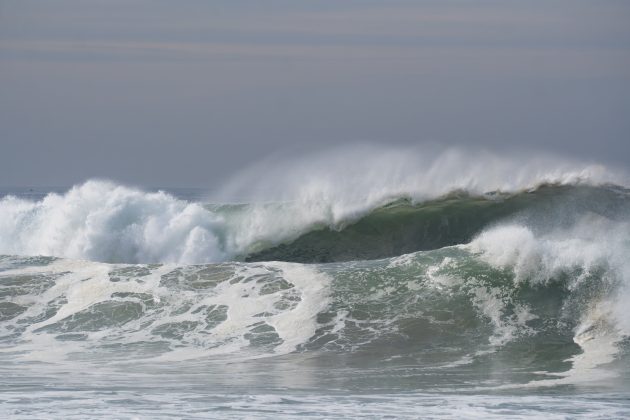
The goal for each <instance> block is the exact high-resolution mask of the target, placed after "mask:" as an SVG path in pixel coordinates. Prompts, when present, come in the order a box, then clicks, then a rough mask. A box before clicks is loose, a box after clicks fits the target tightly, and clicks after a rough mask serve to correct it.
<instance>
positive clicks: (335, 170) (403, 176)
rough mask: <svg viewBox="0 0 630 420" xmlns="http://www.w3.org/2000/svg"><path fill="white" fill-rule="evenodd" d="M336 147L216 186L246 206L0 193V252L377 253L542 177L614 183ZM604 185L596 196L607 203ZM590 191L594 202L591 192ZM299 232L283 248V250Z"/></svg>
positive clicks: (535, 162) (107, 257)
mask: <svg viewBox="0 0 630 420" xmlns="http://www.w3.org/2000/svg"><path fill="white" fill-rule="evenodd" d="M347 154H348V153H347V152H346V153H345V154H344V153H337V154H336V155H334V156H324V157H320V158H318V159H313V160H312V161H306V162H297V163H292V164H291V165H289V166H288V167H285V168H284V169H283V170H281V169H280V168H278V165H274V166H273V167H271V168H267V170H266V173H265V174H260V175H259V176H258V177H255V175H256V174H252V173H250V174H248V175H247V176H245V175H244V176H243V177H241V178H236V179H235V180H234V181H232V182H231V183H230V184H229V185H226V187H225V189H224V190H223V196H227V195H229V194H232V195H233V196H241V197H243V196H247V197H248V198H249V199H250V200H252V201H250V202H249V203H247V204H225V203H223V204H221V203H219V204H207V203H198V202H187V201H185V200H180V199H177V198H175V197H174V196H172V195H169V194H167V193H165V192H144V191H141V190H138V189H134V188H129V187H125V186H122V185H118V184H116V183H113V182H109V181H99V180H92V181H88V182H85V183H83V184H80V185H77V186H74V187H72V188H71V189H70V190H69V191H67V192H66V193H64V194H49V195H48V196H46V197H45V198H43V199H42V200H39V201H29V200H25V199H21V198H17V197H12V196H8V197H4V198H2V199H1V200H0V253H1V254H15V255H49V256H59V257H66V258H75V259H88V260H93V261H101V262H116V263H157V262H164V263H180V264H193V263H208V262H217V261H227V260H234V259H237V260H239V259H240V260H242V259H245V258H248V259H258V260H260V259H283V260H289V261H334V260H347V259H354V258H377V257H384V256H391V255H396V254H399V253H404V252H412V251H417V250H422V249H430V248H434V247H440V246H446V245H452V244H454V243H462V242H465V241H467V240H470V239H471V238H472V236H473V235H474V234H476V233H478V231H479V230H480V229H481V228H482V227H483V226H485V225H486V224H488V223H491V222H493V221H495V220H497V219H498V218H499V217H505V216H508V215H511V214H515V213H517V212H518V211H520V210H522V209H523V208H524V207H526V206H528V205H530V204H531V205H534V204H540V203H542V202H544V201H545V200H546V199H545V196H547V195H549V194H546V193H544V192H540V193H538V194H537V195H536V196H535V197H534V199H532V198H528V197H527V196H526V195H524V194H519V193H521V192H523V191H527V190H530V189H536V188H537V187H539V186H541V185H544V184H554V185H582V186H585V185H591V186H595V185H601V184H604V183H617V184H623V182H624V181H623V179H624V178H623V177H622V176H620V175H619V174H616V173H614V172H613V171H610V170H608V169H606V168H604V167H602V166H598V165H585V164H577V163H558V162H557V161H552V160H550V159H541V158H533V157H530V158H528V159H521V160H517V159H509V158H505V157H500V156H495V155H490V154H485V153H476V154H475V153H471V152H462V151H457V150H451V151H447V152H444V153H442V154H438V155H434V156H430V157H424V158H420V157H417V156H416V155H411V154H409V153H402V152H387V153H385V152H378V153H376V152H374V151H372V152H369V153H368V152H366V151H354V152H353V155H352V159H351V160H348V156H347ZM341 155H343V156H344V158H343V159H341V158H340V156H341ZM298 167H299V168H298ZM256 170H258V171H262V168H261V167H256ZM255 178H258V179H263V180H264V181H257V182H252V179H255ZM245 179H248V180H249V181H248V182H245V181H244V180H245ZM245 185H246V186H247V187H245ZM246 190H248V192H246ZM576 191H577V190H576ZM254 192H257V194H263V195H256V194H254ZM457 192H459V193H457ZM489 192H492V194H487V193H489ZM556 193H558V194H563V195H564V196H567V195H571V194H565V192H563V191H562V190H560V189H558V190H553V191H552V195H553V194H556ZM449 194H450V195H449ZM614 194H615V193H612V192H611V193H610V194H609V196H610V197H607V198H606V199H607V200H608V201H614V197H613V196H614ZM576 195H579V194H577V193H575V194H572V196H576ZM440 197H442V198H441V200H437V201H435V200H436V199H438V198H440ZM590 198H591V200H590V202H591V203H595V204H593V205H596V204H597V202H598V200H597V197H596V194H592V197H590ZM400 200H403V203H402V205H401V201H400ZM431 200H433V201H431ZM394 202H397V203H398V204H397V205H391V203H394ZM584 202H587V200H582V201H581V203H584ZM215 203H216V201H215ZM422 203H424V204H423V205H421V204H422ZM387 204H390V206H389V207H387V208H383V206H386V205H387ZM593 205H590V206H591V207H592V206H593ZM359 220H360V222H359V223H356V222H357V221H359ZM340 231H342V232H343V234H341V235H340V234H339V232H340ZM309 232H316V233H313V234H311V235H310V236H309V235H308V234H309ZM317 232H319V233H317ZM305 235H306V236H305ZM298 238H299V239H300V240H298V241H296V242H295V243H294V244H293V246H292V247H291V248H290V250H289V251H287V249H286V247H285V248H283V247H282V245H283V244H285V245H286V244H288V243H291V242H292V241H295V240H296V239H298ZM370 244H371V246H369V245H370ZM342 251H343V252H342Z"/></svg>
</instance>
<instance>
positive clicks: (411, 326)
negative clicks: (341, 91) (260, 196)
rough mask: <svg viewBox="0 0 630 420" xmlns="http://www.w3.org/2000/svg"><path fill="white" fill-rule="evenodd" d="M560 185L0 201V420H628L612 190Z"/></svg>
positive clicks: (7, 194)
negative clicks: (241, 198) (424, 192)
mask: <svg viewBox="0 0 630 420" xmlns="http://www.w3.org/2000/svg"><path fill="white" fill-rule="evenodd" d="M545 181H547V179H546V178H545ZM561 181H562V182H556V183H544V184H537V185H533V186H531V187H529V188H519V189H516V190H513V191H505V190H502V191H490V192H486V193H478V192H475V191H472V190H465V189H457V188H455V189H453V188H450V191H446V192H444V193H443V194H437V195H436V196H435V197H428V198H427V197H425V198H424V199H422V200H419V199H417V198H414V197H413V196H411V195H403V196H400V195H399V196H396V197H391V195H388V196H387V197H388V198H387V199H378V200H375V201H374V203H377V204H375V205H370V206H367V207H366V208H364V209H363V210H361V211H356V208H354V209H353V210H352V211H350V212H346V213H344V212H340V211H338V210H337V211H336V212H335V211H331V209H333V208H334V206H333V207H330V206H328V207H327V206H326V205H324V204H325V203H321V202H320V204H321V206H320V207H318V208H317V209H314V208H313V206H312V205H311V204H312V203H306V205H307V207H308V208H303V207H300V206H304V205H305V202H301V201H293V202H268V203H263V204H233V203H232V204H220V203H219V204H217V203H209V202H207V200H204V199H203V197H202V195H201V194H199V192H195V191H194V190H185V191H184V190H180V191H177V190H176V191H171V192H143V191H140V190H135V189H130V188H127V187H123V186H120V185H116V184H113V183H109V182H102V181H89V182H87V183H85V184H82V185H79V186H75V187H73V188H72V189H70V190H59V191H57V192H51V193H49V192H48V191H45V192H41V194H39V195H37V194H35V193H37V192H36V191H29V190H28V189H12V190H10V191H9V190H7V191H3V192H2V195H3V196H4V197H3V198H1V199H0V216H1V217H0V254H2V256H1V257H0V415H2V416H3V417H11V418H32V417H51V418H57V417H66V418H86V417H120V418H159V417H164V418H166V417H190V418H194V417H199V418H208V417H216V418H243V417H257V418H265V417H268V418H277V417H279V416H287V417H297V416H304V417H309V416H311V417H329V418H330V417H355V418H356V417H372V418H383V417H428V418H461V417H484V418H488V417H490V418H492V417H496V418H503V417H506V416H508V415H513V416H521V417H530V416H538V417H546V418H567V417H569V418H574V417H581V416H588V417H595V418H623V417H628V416H630V357H629V352H630V338H629V337H630V316H629V315H628V310H627V306H628V304H629V303H630V289H629V286H630V284H629V279H630V259H629V258H628V255H629V251H630V239H629V238H630V193H629V192H628V190H627V189H626V188H624V187H621V186H617V185H613V184H604V183H594V182H584V181H575V180H569V181H566V180H564V181H563V180H561ZM565 181H566V182H565ZM33 194H35V195H33Z"/></svg>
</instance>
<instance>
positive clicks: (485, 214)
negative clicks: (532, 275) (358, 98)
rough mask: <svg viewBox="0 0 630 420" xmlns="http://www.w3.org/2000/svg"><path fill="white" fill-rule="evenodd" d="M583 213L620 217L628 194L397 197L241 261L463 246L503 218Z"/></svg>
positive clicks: (548, 221) (566, 219) (533, 220)
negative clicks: (354, 217)
mask: <svg viewBox="0 0 630 420" xmlns="http://www.w3.org/2000/svg"><path fill="white" fill-rule="evenodd" d="M585 213H594V214H599V215H602V216H604V217H608V218H614V219H619V218H625V217H628V215H629V214H630V196H629V195H628V192H627V190H625V189H623V188H620V187H613V186H611V187H591V186H553V185H547V186H542V187H540V188H538V189H536V190H533V191H529V192H521V193H518V194H502V193H493V194H486V195H484V196H473V195H469V194H467V193H465V192H461V193H452V194H450V195H448V196H446V197H443V198H441V199H438V200H433V201H429V202H424V203H421V204H416V205H414V204H413V203H411V202H410V201H409V200H406V199H400V200H397V201H394V202H392V203H391V204H389V205H386V206H384V207H381V208H378V209H376V210H373V211H372V212H370V213H369V214H367V215H366V216H364V217H362V218H361V219H359V220H357V221H354V222H347V223H345V224H343V225H342V226H340V227H338V228H337V229H333V228H330V227H320V228H315V229H313V230H311V231H308V232H306V233H304V234H302V235H301V236H299V237H298V238H297V239H295V240H293V241H291V242H289V243H282V244H279V245H275V246H273V245H267V248H265V249H263V250H259V251H257V252H253V253H250V254H249V255H247V256H246V260H247V261H273V260H278V261H292V262H302V263H314V262H334V261H352V260H363V259H378V258H386V257H392V256H396V255H402V254H408V253H411V252H416V251H423V250H431V249H438V248H442V247H445V246H452V245H456V244H463V243H467V242H469V241H471V240H472V239H473V238H474V236H475V235H477V234H478V233H480V232H481V231H482V230H483V229H484V228H485V227H487V226H491V225H493V224H496V223H498V222H501V221H505V220H506V219H518V220H520V221H521V222H523V223H525V224H527V225H531V226H532V227H533V228H534V229H537V230H547V229H551V228H557V227H558V226H569V225H571V224H572V223H574V222H575V220H576V219H577V218H578V217H579V216H580V215H583V214H585Z"/></svg>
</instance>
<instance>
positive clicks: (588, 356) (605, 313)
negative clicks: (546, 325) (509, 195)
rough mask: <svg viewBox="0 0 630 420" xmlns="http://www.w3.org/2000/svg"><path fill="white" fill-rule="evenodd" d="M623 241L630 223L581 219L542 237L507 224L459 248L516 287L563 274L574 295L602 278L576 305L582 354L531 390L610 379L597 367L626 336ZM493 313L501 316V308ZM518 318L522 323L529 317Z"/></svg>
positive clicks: (629, 265)
mask: <svg viewBox="0 0 630 420" xmlns="http://www.w3.org/2000/svg"><path fill="white" fill-rule="evenodd" d="M628 237H630V223H628V222H624V221H613V220H609V219H605V218H602V217H599V216H594V215H586V216H584V217H583V218H582V219H581V220H579V221H578V222H577V223H576V224H575V225H574V226H572V227H571V228H566V229H555V230H552V231H548V232H545V233H543V234H535V233H534V232H533V231H532V230H531V229H530V228H528V227H525V226H522V225H518V224H511V223H508V224H505V225H502V226H496V227H494V228H491V229H488V230H486V231H485V232H483V233H482V234H480V235H479V236H478V237H477V238H476V239H475V240H474V241H472V242H471V243H470V244H469V245H466V246H462V248H465V249H469V250H470V251H472V252H474V253H476V254H478V255H479V257H480V258H481V259H483V260H485V261H486V262H487V263H489V264H491V265H493V266H495V267H498V268H507V269H511V270H512V271H513V273H514V279H515V280H514V281H515V283H517V284H518V283H519V282H524V281H528V282H531V283H532V284H533V285H536V284H541V283H548V282H550V281H554V279H557V278H558V276H559V275H560V274H561V273H564V274H568V275H569V276H570V277H569V284H568V287H569V289H570V290H571V291H576V290H577V289H578V288H580V287H581V286H582V285H583V284H587V285H588V284H590V283H589V282H591V281H592V278H591V276H593V275H594V274H596V275H597V277H599V278H601V282H602V284H600V285H599V286H598V287H599V288H600V289H601V290H599V292H598V293H596V294H594V295H592V296H590V297H589V299H590V300H589V302H588V305H587V302H580V305H581V306H582V307H583V308H582V318H581V319H580V320H579V324H578V326H577V328H576V330H575V337H574V341H575V342H576V343H577V344H578V345H579V346H580V347H581V348H582V350H583V353H581V354H579V355H577V356H575V357H573V358H571V359H570V361H571V362H572V368H571V369H570V370H569V371H567V372H566V373H565V374H564V376H565V377H564V378H560V379H553V380H544V381H535V382H534V383H532V384H533V385H535V386H545V385H557V384H562V383H576V382H585V381H594V380H601V379H602V378H606V377H609V375H611V374H612V373H611V372H609V371H606V370H604V369H599V368H598V367H600V366H603V365H606V364H607V363H610V362H611V361H613V360H614V357H615V354H616V353H617V352H618V347H617V343H619V341H620V340H621V339H622V338H623V337H627V336H629V335H630V330H629V329H628V326H629V323H628V315H627V309H626V308H627V305H628V304H629V303H630V300H629V299H628V297H629V296H630V294H628V286H629V283H630V276H629V274H630V260H628V258H627V255H628V252H629V245H630V244H629V243H628V240H627V238H628ZM515 286H516V284H515ZM482 301H483V302H486V303H487V302H492V301H493V300H492V299H483V300H482ZM483 308H485V309H484V313H486V315H487V316H488V317H489V318H490V319H492V320H493V322H495V319H497V320H499V321H500V320H501V317H500V316H498V317H497V316H494V315H495V314H496V312H495V311H494V306H492V305H490V306H489V307H487V306H484V307H483ZM497 308H499V309H497V310H500V305H497ZM517 315H518V314H517ZM519 318H520V319H522V320H523V322H527V319H528V315H527V313H525V314H524V316H519ZM495 324H497V322H495ZM497 325H498V326H500V324H497ZM499 329H500V328H499Z"/></svg>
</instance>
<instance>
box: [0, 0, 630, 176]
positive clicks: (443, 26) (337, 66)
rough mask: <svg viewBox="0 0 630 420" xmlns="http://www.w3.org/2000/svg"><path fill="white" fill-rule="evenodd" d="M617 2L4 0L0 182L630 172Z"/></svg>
mask: <svg viewBox="0 0 630 420" xmlns="http://www.w3.org/2000/svg"><path fill="white" fill-rule="evenodd" d="M629 22H630V2H628V1H623V0H617V1H613V0H597V1H595V0H593V1H580V0H566V1H562V0H557V1H556V0H552V1H470V0H462V1H444V0H440V1H406V0H386V1H385V0H382V1H375V0H361V1H356V0H308V1H307V0H304V1H295V0H265V1H261V0H251V1H247V0H225V1H224V0H213V1H195V0H187V1H160V0H152V1H149V0H126V1H120V0H91V1H86V0H56V1H47V0H40V1H35V0H0V186H55V185H58V186H64V185H71V184H74V183H77V182H82V181H83V180H86V179H88V178H95V177H98V178H110V179H114V180H118V181H121V182H125V183H131V184H136V185H143V186H165V187H176V186H180V187H183V186H191V187H193V186H194V187H213V186H217V185H220V184H221V183H222V182H223V181H224V180H225V179H227V178H229V177H230V176H231V175H232V174H235V173H238V172H240V171H242V170H244V169H246V168H248V167H250V166H251V165H253V164H255V163H256V162H259V161H260V160H261V159H265V158H266V157H268V156H273V155H274V154H278V153H281V154H282V155H283V156H293V155H295V156H308V155H309V154H311V153H317V152H320V151H322V150H329V149H333V150H334V148H335V147H339V146H340V145H341V146H347V145H350V144H365V143H368V144H376V145H381V147H392V148H396V147H407V146H413V147H415V148H416V149H418V148H420V149H421V146H422V145H424V144H431V145H434V146H435V145H441V146H444V147H448V146H458V145H461V146H465V147H467V148H481V149H487V150H492V151H498V152H505V153H512V154H518V153H520V152H521V151H532V150H534V151H540V152H541V153H543V152H550V153H554V154H557V155H560V156H567V157H571V158H578V159H587V160H591V161H598V162H604V163H609V164H611V165H616V166H620V167H623V168H630V24H629Z"/></svg>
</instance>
